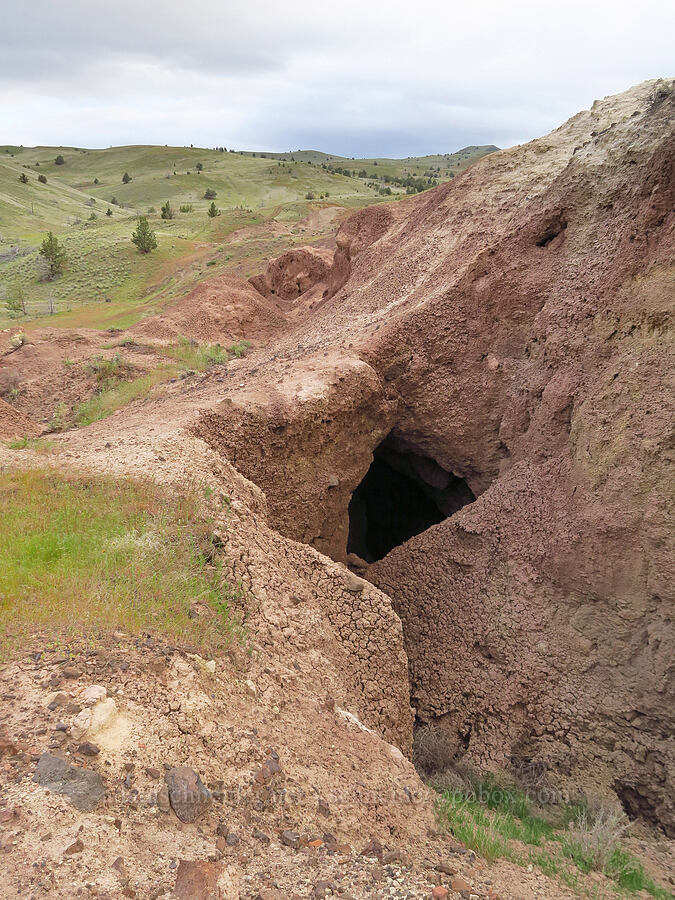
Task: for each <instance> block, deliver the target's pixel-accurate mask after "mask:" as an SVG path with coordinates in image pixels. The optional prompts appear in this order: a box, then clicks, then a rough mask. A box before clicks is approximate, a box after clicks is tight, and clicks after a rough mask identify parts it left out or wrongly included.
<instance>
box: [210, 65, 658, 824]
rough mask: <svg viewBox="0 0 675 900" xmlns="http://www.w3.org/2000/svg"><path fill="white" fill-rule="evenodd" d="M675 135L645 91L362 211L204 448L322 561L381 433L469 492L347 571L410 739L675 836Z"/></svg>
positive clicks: (340, 548)
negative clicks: (428, 729) (367, 611)
mask: <svg viewBox="0 0 675 900" xmlns="http://www.w3.org/2000/svg"><path fill="white" fill-rule="evenodd" d="M673 121H674V99H673V86H672V82H666V81H660V82H648V83H645V84H643V85H640V86H638V87H636V88H634V89H632V90H631V91H628V92H626V93H625V94H621V95H617V96H616V97H610V98H606V99H605V100H603V101H599V102H597V103H596V104H594V106H593V108H592V109H591V110H589V111H586V112H582V113H579V114H578V115H576V116H574V117H573V118H572V119H571V120H570V121H569V122H567V123H566V124H565V125H563V126H561V127H560V128H559V129H557V130H556V131H554V132H552V133H551V134H550V135H548V136H546V137H544V138H541V139H539V140H537V141H532V142H530V143H529V144H525V145H523V146H520V147H515V148H513V149H511V150H507V151H502V152H499V153H495V154H491V155H489V156H487V157H485V158H484V159H482V160H480V162H478V163H476V164H475V165H474V166H473V167H471V168H470V169H468V170H467V171H466V172H464V173H463V174H462V175H460V176H458V177H457V178H455V179H453V180H452V181H451V182H450V183H448V184H445V185H442V186H440V187H439V188H437V189H435V190H433V191H429V192H426V193H425V194H422V195H419V196H417V197H414V198H410V199H406V200H404V201H401V202H398V203H395V204H392V205H390V206H387V207H381V206H378V207H373V208H371V209H367V210H363V211H361V212H359V213H357V214H356V215H355V216H353V217H352V218H351V219H349V220H348V221H347V222H346V223H345V224H344V225H343V226H342V228H341V231H340V233H339V235H338V239H337V245H338V246H337V251H336V254H335V261H334V264H333V267H332V269H331V272H330V278H329V287H328V293H327V299H326V300H325V302H324V303H323V304H322V305H321V306H320V307H319V309H318V310H316V311H315V312H314V313H311V314H308V315H307V316H306V318H304V319H303V320H297V321H296V323H295V324H294V326H293V328H292V330H291V331H289V332H288V333H286V334H284V335H283V336H280V337H279V338H277V339H276V340H274V341H273V342H272V344H271V345H270V347H269V350H268V355H267V357H266V358H264V357H263V356H259V357H258V358H257V359H256V367H257V370H258V371H257V374H256V375H255V378H253V377H252V378H251V379H247V378H246V377H245V375H242V378H241V383H242V385H244V386H243V387H241V388H240V389H237V388H236V387H235V389H234V390H232V391H231V393H230V395H229V397H228V403H227V404H223V406H222V407H219V408H217V409H215V410H213V411H209V413H208V414H207V415H205V416H203V418H202V422H201V424H200V426H199V428H198V433H199V434H200V436H202V437H204V438H205V439H206V440H207V441H208V442H209V444H210V445H211V446H212V447H214V448H216V449H218V450H219V451H220V452H221V453H223V454H224V455H226V456H228V457H229V458H230V459H231V460H232V461H233V462H234V464H235V465H236V466H237V468H239V469H240V470H241V471H242V472H243V473H244V474H245V475H246V476H247V477H249V478H250V479H251V480H253V481H255V482H256V483H257V484H258V485H259V486H261V487H262V488H263V490H264V491H265V493H266V495H267V501H268V506H269V511H270V520H271V522H272V523H273V524H274V525H275V526H276V527H278V528H279V529H280V530H281V531H282V532H283V533H284V534H286V535H288V536H290V537H293V538H296V539H298V540H301V541H304V542H306V543H309V544H312V545H313V546H314V547H316V548H317V549H320V550H322V551H324V552H328V553H330V554H331V555H332V556H333V557H334V558H336V559H340V560H346V558H347V547H346V536H347V532H348V522H349V512H348V508H349V503H350V500H351V497H352V494H353V492H354V490H355V489H356V488H357V486H358V485H359V483H360V481H361V480H362V479H363V477H364V475H365V474H366V473H367V471H368V469H369V466H370V464H371V461H372V458H373V452H374V451H375V450H376V448H377V447H378V445H380V444H381V442H382V440H383V438H384V437H385V436H386V435H387V434H392V435H393V440H394V441H395V442H396V445H397V446H398V447H399V448H404V449H405V450H406V452H411V453H414V454H416V458H417V459H418V460H420V459H421V458H424V459H426V460H429V461H431V463H433V465H435V466H437V467H438V469H439V470H441V471H445V472H446V473H453V474H454V475H455V476H458V477H459V478H461V479H464V481H465V483H466V485H467V486H468V488H470V490H471V491H472V492H473V495H474V496H475V497H476V498H477V499H476V500H475V502H473V503H470V504H469V505H466V506H464V508H462V509H460V510H459V512H456V513H455V514H454V515H450V517H449V518H447V519H445V520H444V521H441V522H439V523H438V524H435V525H434V526H433V527H431V528H428V529H427V530H425V531H423V532H422V533H420V534H418V535H417V536H415V537H412V538H411V539H410V540H408V541H407V542H406V543H404V544H402V545H401V546H398V547H396V548H395V549H393V550H392V551H391V552H390V553H388V555H386V556H385V557H384V559H381V560H379V561H377V562H375V563H374V564H373V565H371V566H370V567H369V569H368V570H367V572H366V577H367V578H368V579H369V580H371V581H373V582H374V583H375V584H377V585H378V586H379V587H380V588H381V589H382V590H383V591H384V592H386V593H387V594H388V595H390V596H391V597H392V599H393V601H394V604H395V607H396V609H397V611H398V613H399V615H400V617H401V620H402V622H403V627H404V634H405V642H406V647H407V651H408V655H409V664H410V677H411V682H412V683H411V687H412V700H413V705H414V706H415V708H416V710H417V715H418V718H419V719H421V720H422V721H428V722H432V723H434V724H435V725H436V726H437V727H438V728H439V729H440V730H441V732H442V734H443V736H444V738H443V739H444V741H445V742H446V744H447V746H448V748H449V753H450V756H453V757H454V758H456V759H461V760H462V761H463V762H464V763H465V764H468V765H471V766H474V767H477V768H511V769H515V770H516V771H520V770H522V769H523V768H525V769H527V768H528V767H529V768H531V767H532V766H535V767H536V768H537V769H538V770H539V771H544V772H546V773H547V778H548V779H549V782H550V783H551V784H553V786H554V787H555V788H556V789H558V790H562V791H564V790H567V789H569V788H572V787H573V788H576V787H577V786H579V785H582V786H583V785H587V786H588V788H589V790H593V791H595V792H597V791H598V790H600V791H601V792H605V793H607V792H611V791H613V792H615V794H616V795H617V796H618V797H619V798H620V800H621V802H622V803H623V804H624V806H625V808H626V809H627V811H628V812H629V813H630V814H631V815H643V816H647V817H648V818H651V819H653V820H655V821H658V822H660V823H661V824H662V825H664V827H666V828H667V829H668V830H669V831H670V832H671V833H674V832H673V830H674V829H675V808H674V807H673V801H672V797H673V796H675V791H673V789H672V782H671V780H672V772H673V768H674V766H673V744H672V734H673V732H674V731H675V727H674V726H675V722H674V721H673V713H672V709H673V707H672V703H670V702H668V699H667V698H668V695H669V691H671V690H672V687H671V682H670V680H669V677H670V676H669V668H668V666H669V658H670V656H671V653H672V647H671V643H670V642H671V640H672V624H671V618H672V604H671V603H669V600H672V583H673V574H674V573H673V568H672V560H673V558H674V555H673V547H672V542H671V536H672V533H673V529H672V521H671V518H670V517H671V515H672V513H671V510H672V508H673V504H672V484H673V479H672V453H671V449H672V448H671V440H672V437H671V429H672V421H673V409H672V390H671V386H670V385H669V383H668V380H667V377H666V373H667V372H668V371H669V370H672V368H673V349H672V339H671V334H672V332H671V328H672V326H671V316H672V284H673V255H674V249H675V239H674V234H675V231H674V226H675V222H674V217H673V209H674V208H675V196H674V191H675V187H674V185H675V178H674V173H673V163H674V149H673V148H674V141H673ZM422 461H423V460H422ZM432 476H433V477H435V476H434V475H433V472H432ZM449 650H450V651H451V652H450V653H449Z"/></svg>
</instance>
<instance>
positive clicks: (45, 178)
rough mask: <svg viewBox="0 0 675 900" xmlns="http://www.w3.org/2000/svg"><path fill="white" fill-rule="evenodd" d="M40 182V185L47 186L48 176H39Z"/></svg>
mask: <svg viewBox="0 0 675 900" xmlns="http://www.w3.org/2000/svg"><path fill="white" fill-rule="evenodd" d="M38 181H39V182H40V184H47V176H46V175H38Z"/></svg>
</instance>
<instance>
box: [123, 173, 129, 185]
mask: <svg viewBox="0 0 675 900" xmlns="http://www.w3.org/2000/svg"><path fill="white" fill-rule="evenodd" d="M130 181H131V175H130V174H129V173H128V172H125V173H124V175H122V184H129V182H130Z"/></svg>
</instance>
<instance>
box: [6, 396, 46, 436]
mask: <svg viewBox="0 0 675 900" xmlns="http://www.w3.org/2000/svg"><path fill="white" fill-rule="evenodd" d="M39 433H40V427H39V426H38V425H36V423H35V422H33V421H32V420H31V419H29V418H28V416H24V415H23V413H20V412H19V410H18V409H15V408H14V407H13V406H12V405H11V404H9V403H7V402H6V401H5V400H2V399H0V439H2V440H12V439H13V438H20V437H35V435H37V434H39Z"/></svg>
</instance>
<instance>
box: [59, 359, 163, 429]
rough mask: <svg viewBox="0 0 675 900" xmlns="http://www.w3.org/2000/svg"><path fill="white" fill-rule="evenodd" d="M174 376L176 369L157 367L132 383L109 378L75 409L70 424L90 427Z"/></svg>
mask: <svg viewBox="0 0 675 900" xmlns="http://www.w3.org/2000/svg"><path fill="white" fill-rule="evenodd" d="M176 374H177V369H176V368H175V367H174V366H157V367H156V368H155V369H152V370H151V371H150V372H146V373H145V375H141V376H140V377H138V378H135V379H134V380H133V381H118V380H116V379H114V378H110V379H109V380H108V381H106V382H104V388H103V389H102V390H100V391H98V392H97V393H95V394H93V396H91V397H90V398H89V400H85V401H84V402H83V403H80V404H79V405H78V406H76V407H75V409H74V411H73V416H72V422H73V423H74V424H76V425H91V424H92V422H98V421H99V420H100V419H105V418H106V416H109V415H111V414H112V413H114V412H116V411H117V410H118V409H122V408H123V407H125V406H127V405H128V404H129V403H132V402H133V401H134V400H140V399H142V398H143V397H147V396H148V394H149V393H150V391H151V390H152V389H153V388H154V387H157V385H160V384H164V383H165V382H166V381H168V380H169V379H170V378H173V377H175V376H176ZM62 427H64V425H63V424H62V423H59V424H57V426H56V427H54V428H53V429H52V430H54V431H56V430H60V428H62Z"/></svg>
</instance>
